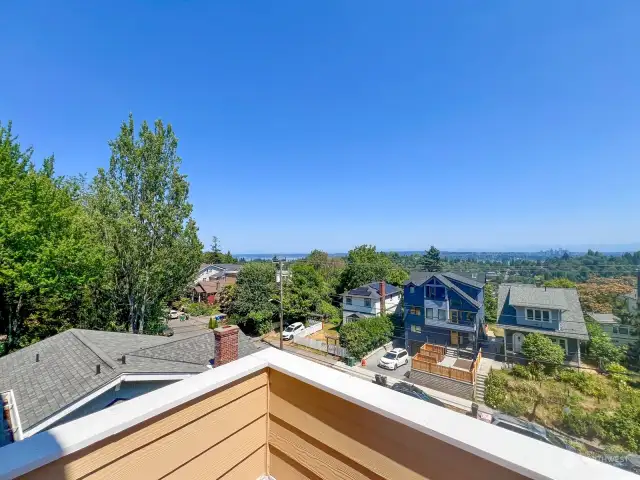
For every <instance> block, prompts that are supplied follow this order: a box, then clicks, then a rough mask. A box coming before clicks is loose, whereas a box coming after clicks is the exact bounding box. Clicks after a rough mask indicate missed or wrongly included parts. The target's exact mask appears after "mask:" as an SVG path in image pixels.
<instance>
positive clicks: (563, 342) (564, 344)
mask: <svg viewBox="0 0 640 480" xmlns="http://www.w3.org/2000/svg"><path fill="white" fill-rule="evenodd" d="M550 340H551V341H552V342H553V343H555V344H556V345H560V347H562V349H563V350H564V351H565V352H567V340H566V339H564V338H556V337H551V338H550Z"/></svg>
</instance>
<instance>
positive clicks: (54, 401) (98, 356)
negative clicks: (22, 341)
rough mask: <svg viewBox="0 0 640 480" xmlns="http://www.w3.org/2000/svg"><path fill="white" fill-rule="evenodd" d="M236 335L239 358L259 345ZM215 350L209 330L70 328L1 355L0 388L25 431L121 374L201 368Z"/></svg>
mask: <svg viewBox="0 0 640 480" xmlns="http://www.w3.org/2000/svg"><path fill="white" fill-rule="evenodd" d="M238 335H239V337H238V345H239V346H238V357H243V356H246V355H249V354H251V353H254V352H255V351H257V350H258V349H259V348H258V347H256V346H255V345H254V344H253V343H252V342H251V340H250V339H249V338H248V337H247V336H246V335H244V333H242V332H241V331H240V332H238ZM36 354H39V362H36ZM123 355H125V364H123V363H122V356H123ZM214 355H215V342H214V334H213V332H212V331H210V330H202V333H201V334H194V335H193V336H190V337H189V338H180V339H173V338H171V337H160V336H152V335H137V334H132V333H117V332H101V331H93V330H79V329H71V330H67V331H65V332H62V333H59V334H57V335H54V336H53V337H49V338H47V339H45V340H43V341H41V342H38V343H36V344H33V345H30V346H28V347H25V348H23V349H21V350H18V351H17V352H14V353H11V354H9V355H6V356H4V357H1V358H0V391H7V390H13V392H14V395H15V398H16V403H17V404H18V410H19V412H20V420H21V423H22V428H23V429H24V430H28V429H30V428H32V427H34V426H35V425H37V424H38V423H40V422H42V421H43V420H46V419H47V418H49V417H50V416H52V415H54V414H56V413H57V412H58V411H60V410H62V409H64V408H66V407H68V406H69V405H71V404H73V403H75V402H77V401H78V400H80V399H82V398H83V397H85V396H86V395H88V394H90V393H92V392H94V391H96V390H98V389H99V388H101V387H103V386H105V385H106V384H108V383H110V382H111V381H113V380H115V379H116V378H118V377H119V376H120V375H122V374H125V373H139V374H143V373H157V374H161V373H164V374H168V373H186V374H195V373H200V372H204V371H206V370H207V364H208V363H209V360H210V359H212V358H214ZM96 365H100V373H99V374H96Z"/></svg>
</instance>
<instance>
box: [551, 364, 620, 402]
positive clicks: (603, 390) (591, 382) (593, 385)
mask: <svg viewBox="0 0 640 480" xmlns="http://www.w3.org/2000/svg"><path fill="white" fill-rule="evenodd" d="M556 378H557V379H558V380H560V381H561V382H564V383H568V384H569V385H571V386H573V387H574V388H575V389H576V390H578V391H580V392H581V393H584V394H585V395H589V396H590V397H595V398H601V399H602V398H606V397H607V396H608V391H607V385H606V381H605V379H604V378H602V377H601V376H599V375H596V374H590V373H585V372H580V371H577V370H573V369H571V368H566V369H562V370H560V371H559V372H558V374H557V375H556Z"/></svg>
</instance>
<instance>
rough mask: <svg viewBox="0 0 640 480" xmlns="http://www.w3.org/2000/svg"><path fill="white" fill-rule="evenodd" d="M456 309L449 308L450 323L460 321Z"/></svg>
mask: <svg viewBox="0 0 640 480" xmlns="http://www.w3.org/2000/svg"><path fill="white" fill-rule="evenodd" d="M461 313H462V312H459V311H458V310H449V321H450V322H451V323H459V322H460V316H461V315H460V314H461Z"/></svg>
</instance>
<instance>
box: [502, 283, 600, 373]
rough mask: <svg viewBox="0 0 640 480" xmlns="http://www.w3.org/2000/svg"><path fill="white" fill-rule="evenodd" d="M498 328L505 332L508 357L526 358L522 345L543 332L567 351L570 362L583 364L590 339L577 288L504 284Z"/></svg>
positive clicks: (567, 358) (567, 359)
mask: <svg viewBox="0 0 640 480" xmlns="http://www.w3.org/2000/svg"><path fill="white" fill-rule="evenodd" d="M498 326H500V327H502V328H503V329H504V350H505V352H506V354H507V355H509V354H511V355H513V356H514V357H515V358H523V355H522V344H523V342H524V339H525V338H526V336H527V335H528V334H530V333H540V334H542V335H544V336H546V337H548V338H549V340H551V341H552V342H553V343H555V344H556V345H559V346H560V347H562V349H563V350H564V351H565V355H566V361H567V362H569V363H577V364H578V366H579V365H580V344H581V343H586V342H587V341H588V340H589V334H588V332H587V326H586V324H585V321H584V314H583V313H582V308H581V307H580V299H579V298H578V292H577V291H576V289H575V288H548V287H536V286H534V285H517V284H502V285H500V288H499V290H498Z"/></svg>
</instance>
